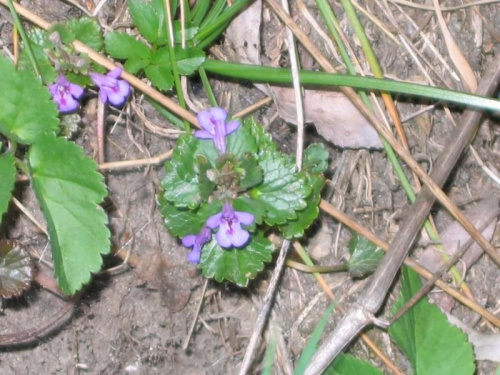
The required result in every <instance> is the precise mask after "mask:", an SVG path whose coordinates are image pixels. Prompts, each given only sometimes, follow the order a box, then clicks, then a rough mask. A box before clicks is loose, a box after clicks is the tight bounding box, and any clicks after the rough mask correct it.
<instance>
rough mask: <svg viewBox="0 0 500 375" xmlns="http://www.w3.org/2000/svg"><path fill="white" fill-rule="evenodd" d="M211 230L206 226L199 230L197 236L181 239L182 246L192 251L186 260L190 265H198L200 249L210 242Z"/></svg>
mask: <svg viewBox="0 0 500 375" xmlns="http://www.w3.org/2000/svg"><path fill="white" fill-rule="evenodd" d="M211 236H212V230H211V229H210V228H208V227H207V226H204V227H203V228H201V231H200V233H199V234H198V235H194V234H190V235H187V236H185V237H183V238H182V244H183V245H184V246H186V247H192V248H193V249H192V250H191V251H190V252H189V253H188V254H187V256H186V258H187V260H188V261H189V262H190V263H200V259H201V249H202V248H203V246H204V245H205V244H206V243H207V242H208V241H210V237H211Z"/></svg>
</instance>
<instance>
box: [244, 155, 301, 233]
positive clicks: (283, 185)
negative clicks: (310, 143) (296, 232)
mask: <svg viewBox="0 0 500 375" xmlns="http://www.w3.org/2000/svg"><path fill="white" fill-rule="evenodd" d="M259 165H260V167H261V168H262V170H263V172H264V180H263V181H262V183H261V184H260V185H259V186H257V187H255V188H253V189H252V190H250V196H251V197H252V198H254V199H256V200H259V201H261V202H263V203H265V204H266V210H267V212H266V218H265V222H266V223H267V224H269V225H275V224H284V223H285V222H286V221H287V220H294V219H297V213H296V211H300V210H303V209H305V208H306V205H307V204H306V201H305V198H307V197H308V196H309V194H311V187H310V186H309V185H308V184H307V181H306V178H305V176H304V174H303V173H298V172H297V171H296V168H295V165H294V164H293V162H292V160H291V158H290V157H286V156H283V155H281V154H280V153H279V152H277V151H274V152H267V153H265V154H264V155H262V156H261V159H260V163H259Z"/></svg>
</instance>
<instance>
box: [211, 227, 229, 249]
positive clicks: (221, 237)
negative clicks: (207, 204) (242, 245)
mask: <svg viewBox="0 0 500 375" xmlns="http://www.w3.org/2000/svg"><path fill="white" fill-rule="evenodd" d="M231 237H232V236H231V234H230V233H228V232H227V230H224V228H222V227H221V228H219V231H218V232H217V233H216V234H215V239H216V240H217V243H218V244H219V246H220V247H223V248H226V249H227V248H230V247H231V246H232V241H231Z"/></svg>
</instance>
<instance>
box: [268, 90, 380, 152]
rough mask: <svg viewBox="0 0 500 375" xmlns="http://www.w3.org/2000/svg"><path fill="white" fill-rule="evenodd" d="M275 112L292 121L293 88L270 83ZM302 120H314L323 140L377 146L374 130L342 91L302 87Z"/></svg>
mask: <svg viewBox="0 0 500 375" xmlns="http://www.w3.org/2000/svg"><path fill="white" fill-rule="evenodd" d="M270 89H271V92H272V95H271V96H272V97H273V99H274V102H275V103H276V107H277V108H278V112H279V114H280V116H281V118H283V119H284V120H285V121H287V122H290V123H295V122H296V115H295V98H294V93H293V89H291V88H290V89H289V88H284V87H270ZM304 108H305V121H306V122H307V123H314V125H315V126H316V130H317V131H318V133H319V134H321V135H322V136H323V137H324V138H325V139H326V140H327V141H330V142H332V143H333V144H334V145H336V146H339V147H345V148H381V147H382V143H381V142H380V138H379V137H378V134H377V132H376V131H375V129H373V127H372V126H371V125H370V123H369V122H368V120H366V119H365V118H364V117H363V115H362V114H361V113H360V112H359V111H358V109H357V108H356V107H355V106H354V105H353V104H352V103H351V101H350V100H349V99H347V98H346V97H345V95H344V94H342V93H340V92H337V91H319V90H305V93H304Z"/></svg>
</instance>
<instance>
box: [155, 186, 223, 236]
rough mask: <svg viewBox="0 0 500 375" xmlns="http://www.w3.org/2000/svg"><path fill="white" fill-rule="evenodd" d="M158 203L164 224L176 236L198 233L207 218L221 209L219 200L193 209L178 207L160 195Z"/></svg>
mask: <svg viewBox="0 0 500 375" xmlns="http://www.w3.org/2000/svg"><path fill="white" fill-rule="evenodd" d="M158 205H159V206H160V212H161V214H162V215H163V218H164V219H165V226H166V227H167V229H168V230H169V231H170V234H172V235H173V236H177V237H184V236H187V235H188V234H198V233H199V232H200V230H201V228H202V227H203V226H204V225H205V222H206V221H207V219H208V218H209V217H210V216H212V215H215V214H216V213H218V212H220V211H221V209H222V205H221V203H220V202H212V203H210V204H203V205H201V206H200V207H198V208H196V209H194V210H190V209H187V208H179V207H176V206H175V205H173V204H172V203H170V202H169V201H167V200H166V199H165V198H164V197H163V196H161V195H159V196H158Z"/></svg>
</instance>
